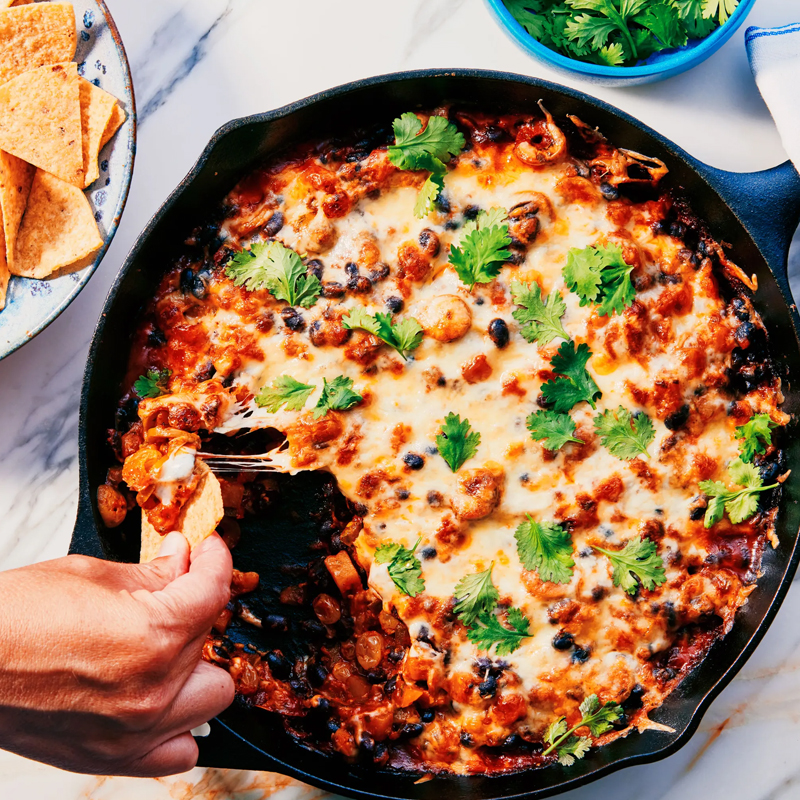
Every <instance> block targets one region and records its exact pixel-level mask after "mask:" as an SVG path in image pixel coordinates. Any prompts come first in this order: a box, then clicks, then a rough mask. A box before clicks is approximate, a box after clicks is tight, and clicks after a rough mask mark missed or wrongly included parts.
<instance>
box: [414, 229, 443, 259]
mask: <svg viewBox="0 0 800 800" xmlns="http://www.w3.org/2000/svg"><path fill="white" fill-rule="evenodd" d="M418 241H419V246H420V247H421V248H422V249H423V250H424V251H425V252H426V253H428V255H430V256H431V257H432V258H435V257H436V256H438V255H439V247H440V244H439V237H438V236H437V235H436V234H435V233H434V232H433V231H432V230H431V229H430V228H424V229H423V230H422V231H420V234H419V237H418Z"/></svg>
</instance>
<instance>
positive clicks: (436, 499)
mask: <svg viewBox="0 0 800 800" xmlns="http://www.w3.org/2000/svg"><path fill="white" fill-rule="evenodd" d="M425 499H426V500H427V501H428V505H429V506H431V507H432V508H439V507H440V506H441V505H442V501H443V500H444V498H443V497H442V493H441V492H437V491H436V490H435V489H431V490H430V491H429V492H428V494H427V496H426V497H425Z"/></svg>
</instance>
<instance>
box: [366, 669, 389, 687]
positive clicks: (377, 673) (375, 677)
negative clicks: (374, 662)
mask: <svg viewBox="0 0 800 800" xmlns="http://www.w3.org/2000/svg"><path fill="white" fill-rule="evenodd" d="M367 680H368V681H369V682H370V683H371V684H373V685H375V684H378V683H384V682H385V681H386V673H385V672H384V671H383V670H382V669H371V670H370V671H369V672H368V673H367Z"/></svg>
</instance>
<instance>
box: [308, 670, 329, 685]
mask: <svg viewBox="0 0 800 800" xmlns="http://www.w3.org/2000/svg"><path fill="white" fill-rule="evenodd" d="M306 676H307V677H308V682H309V683H310V684H311V685H312V686H313V687H315V688H317V687H319V686H322V684H323V683H325V678H327V677H328V670H327V669H325V667H324V666H323V665H322V664H313V665H312V666H310V667H309V668H308V671H307V672H306Z"/></svg>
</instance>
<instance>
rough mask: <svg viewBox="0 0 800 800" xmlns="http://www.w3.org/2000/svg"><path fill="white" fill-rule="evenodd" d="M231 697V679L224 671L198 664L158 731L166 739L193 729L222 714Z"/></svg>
mask: <svg viewBox="0 0 800 800" xmlns="http://www.w3.org/2000/svg"><path fill="white" fill-rule="evenodd" d="M234 694H235V689H234V685H233V678H231V676H230V675H229V674H228V673H227V672H226V671H225V670H224V669H221V668H220V667H215V666H214V665H213V664H209V663H208V662H206V661H200V662H199V663H198V664H197V666H196V667H195V668H194V671H193V672H192V674H191V675H189V678H188V679H187V681H186V683H185V684H184V685H183V688H182V689H181V690H180V692H179V693H178V696H177V697H176V698H175V700H174V701H173V703H172V706H171V707H170V710H169V711H168V712H167V715H166V716H165V717H164V719H163V720H162V721H161V722H160V723H159V726H158V730H159V731H160V733H161V735H162V736H163V738H164V739H170V738H172V737H173V736H175V735H176V734H177V733H181V732H183V731H188V730H191V729H192V728H196V727H197V726H198V725H202V724H203V723H204V722H208V721H209V720H210V719H213V718H214V717H216V716H217V714H220V713H221V712H223V711H224V710H225V709H226V708H227V707H228V706H229V705H230V704H231V703H232V702H233V698H234Z"/></svg>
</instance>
